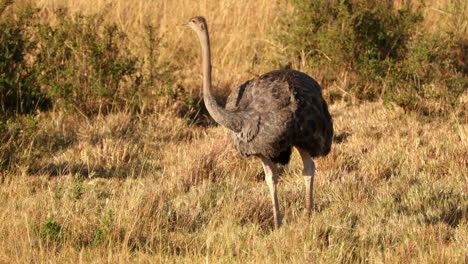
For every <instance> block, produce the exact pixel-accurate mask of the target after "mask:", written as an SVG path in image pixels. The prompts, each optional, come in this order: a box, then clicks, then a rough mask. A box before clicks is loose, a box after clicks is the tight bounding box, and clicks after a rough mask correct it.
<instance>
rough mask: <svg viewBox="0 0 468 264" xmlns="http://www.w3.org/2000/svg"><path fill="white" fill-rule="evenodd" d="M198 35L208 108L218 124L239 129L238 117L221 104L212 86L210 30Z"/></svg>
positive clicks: (204, 94) (204, 97)
mask: <svg viewBox="0 0 468 264" xmlns="http://www.w3.org/2000/svg"><path fill="white" fill-rule="evenodd" d="M198 36H199V39H200V44H201V47H202V56H203V100H204V102H205V106H206V109H207V110H208V113H210V115H211V117H212V118H213V119H214V120H215V121H216V122H217V123H218V124H220V125H222V126H224V127H226V128H228V129H230V130H234V131H237V130H238V128H239V124H238V122H237V120H238V118H236V116H235V115H234V114H233V113H230V112H228V111H226V110H225V109H224V108H222V107H221V106H219V105H218V103H217V102H216V99H215V97H214V95H213V88H212V86H211V49H210V37H209V34H208V30H205V31H204V32H201V33H199V34H198Z"/></svg>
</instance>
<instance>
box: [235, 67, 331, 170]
mask: <svg viewBox="0 0 468 264" xmlns="http://www.w3.org/2000/svg"><path fill="white" fill-rule="evenodd" d="M226 110H229V111H232V112H234V113H238V114H239V115H244V116H245V118H244V120H245V122H244V123H248V124H249V125H248V128H249V129H246V130H247V131H246V132H244V133H248V134H249V137H245V136H242V135H239V133H236V132H232V139H233V142H234V146H235V148H236V149H237V150H238V151H239V152H240V153H241V154H242V155H244V156H250V155H263V156H265V157H267V158H270V159H271V160H273V161H274V162H278V163H282V164H286V163H287V162H288V161H289V155H290V153H291V147H292V146H296V147H300V148H302V149H304V150H306V151H307V152H309V154H310V155H311V156H312V157H318V156H324V155H327V154H328V153H329V152H330V147H331V139H332V136H333V124H332V120H331V117H330V114H329V112H328V107H327V104H326V103H325V101H324V100H323V97H322V90H321V88H320V86H319V85H318V83H317V82H316V81H315V80H314V79H312V78H311V77H309V76H308V75H307V74H305V73H302V72H298V71H292V70H280V71H273V72H269V73H266V74H264V75H262V76H260V77H257V78H255V79H253V80H250V81H247V82H246V83H244V84H242V85H241V86H239V87H238V88H237V89H235V90H234V91H233V92H232V93H231V94H230V95H229V97H228V100H227V104H226ZM243 113H245V114H243ZM257 115H258V117H257V118H251V116H257ZM250 123H252V124H250ZM252 127H255V128H254V129H252ZM257 127H258V128H257ZM249 132H250V133H249Z"/></svg>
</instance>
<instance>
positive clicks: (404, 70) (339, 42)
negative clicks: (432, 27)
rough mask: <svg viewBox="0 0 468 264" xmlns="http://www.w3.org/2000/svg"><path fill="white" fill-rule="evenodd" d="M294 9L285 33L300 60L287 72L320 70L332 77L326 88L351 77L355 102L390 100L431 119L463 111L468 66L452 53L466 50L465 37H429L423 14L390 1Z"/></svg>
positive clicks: (297, 0) (298, 3)
mask: <svg viewBox="0 0 468 264" xmlns="http://www.w3.org/2000/svg"><path fill="white" fill-rule="evenodd" d="M293 5H294V12H293V13H292V14H291V15H290V16H288V17H287V18H285V19H284V20H283V33H281V34H280V35H279V40H280V41H281V42H282V43H283V44H285V45H286V47H287V49H286V54H285V55H287V57H288V58H292V59H290V60H289V61H286V62H283V67H284V65H290V64H295V65H304V64H306V65H310V67H314V68H315V67H317V68H318V69H320V71H322V72H325V74H324V75H328V76H326V77H324V80H323V82H325V85H327V84H329V83H332V82H334V81H336V78H337V77H336V76H338V75H337V74H336V73H338V72H343V71H344V72H347V73H349V74H348V76H350V77H351V78H350V84H349V85H347V87H344V89H346V90H347V91H346V92H348V93H351V94H353V95H354V96H355V97H357V98H359V99H364V100H375V99H379V98H382V99H384V100H387V101H392V102H396V103H397V104H399V105H401V106H403V107H404V108H405V109H408V110H416V111H417V112H419V113H422V114H425V115H434V114H437V115H445V114H446V113H448V112H450V110H451V109H453V107H456V106H457V98H458V97H459V96H460V94H461V93H462V90H463V83H466V77H464V76H466V72H465V73H463V71H466V66H463V65H465V63H463V60H456V59H453V56H450V55H449V54H451V53H454V52H455V53H456V52H457V50H458V52H460V51H461V53H464V52H465V49H466V48H464V47H466V37H463V34H450V33H449V34H446V35H442V34H440V35H435V34H429V33H428V32H425V31H424V30H423V29H422V27H421V22H422V21H423V20H424V18H423V16H422V15H421V13H420V12H419V11H418V10H417V9H415V8H413V7H412V6H410V5H406V6H405V7H404V8H402V9H397V8H395V7H394V6H393V1H390V0H387V1H381V2H379V1H370V0H332V1H326V0H317V1H305V0H294V1H293ZM284 32H287V33H284ZM456 36H458V37H456ZM312 65H313V66H312ZM330 76H335V77H330ZM434 101H437V102H434Z"/></svg>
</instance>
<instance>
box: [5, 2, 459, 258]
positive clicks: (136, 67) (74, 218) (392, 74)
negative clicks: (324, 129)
mask: <svg viewBox="0 0 468 264" xmlns="http://www.w3.org/2000/svg"><path fill="white" fill-rule="evenodd" d="M4 2H5V1H4ZM7 2H8V1H7ZM304 2H305V1H291V2H288V1H277V2H274V1H203V2H201V3H198V2H194V1H153V2H150V1H143V0H137V1H121V0H115V1H98V2H94V1H89V0H79V1H65V0H39V1H32V3H33V4H34V5H35V6H36V7H39V9H38V10H35V11H22V10H26V8H27V7H28V6H29V5H30V4H31V2H28V1H16V2H15V3H13V4H11V5H8V6H7V7H6V8H5V9H4V10H3V9H2V16H3V17H2V18H3V20H2V24H1V25H2V27H3V29H4V28H10V27H13V26H16V25H19V26H18V27H17V28H19V29H21V30H23V31H21V32H23V33H22V34H18V35H15V31H14V30H10V31H7V30H5V31H3V32H7V33H5V34H4V35H2V39H1V40H2V45H3V46H2V47H7V48H4V49H3V48H2V50H1V51H2V52H4V53H2V54H10V53H8V52H9V51H10V50H14V48H12V47H18V46H21V47H24V50H23V51H24V52H23V53H22V54H23V55H24V56H23V57H24V58H23V57H22V56H20V55H18V54H16V53H14V52H13V53H12V54H13V55H11V56H6V55H5V56H3V55H2V56H3V57H2V58H6V59H4V60H3V61H2V62H1V63H0V67H2V78H3V80H4V81H3V82H2V83H1V84H2V86H1V88H2V89H4V90H2V91H1V93H0V96H1V97H0V102H1V105H0V106H1V111H0V113H1V114H2V118H1V120H0V121H1V122H0V133H1V134H0V140H1V144H2V145H1V146H0V151H1V153H0V165H1V167H0V208H1V210H0V262H1V263H14V262H20V263H24V262H29V263H31V262H33V263H35V262H50V263H76V262H95V263H100V262H109V263H116V262H123V263H128V262H143V263H167V262H212V263H219V262H221V263H223V262H224V263H231V262H234V263H246V262H247V263H250V262H252V263H267V262H273V263H289V262H292V263H322V262H324V263H366V262H370V263H394V262H396V263H466V262H467V261H468V250H467V249H466V248H467V247H466V245H468V218H467V214H468V202H467V197H466V192H467V186H468V185H467V175H468V170H467V166H468V138H467V132H468V125H467V115H466V111H467V109H466V104H467V102H468V93H467V91H466V56H467V55H466V43H467V40H466V28H467V20H466V14H467V10H466V9H467V4H466V3H465V2H464V1H451V0H445V1H425V3H424V4H422V3H421V2H419V1H415V2H414V3H413V5H412V6H411V8H412V9H411V10H417V11H418V13H417V14H416V13H411V12H409V11H408V10H407V9H404V8H405V6H406V5H407V4H408V3H407V2H406V1H384V2H386V3H388V4H391V5H392V6H393V8H394V9H395V10H400V11H398V12H397V11H395V14H396V16H395V17H383V18H382V19H378V20H373V16H374V15H376V14H377V15H379V14H380V15H381V16H383V14H381V13H379V12H374V11H375V10H378V8H379V7H378V6H373V5H372V4H369V2H372V1H364V0H354V1H349V2H351V3H353V4H354V6H353V7H365V8H368V10H369V12H363V13H356V12H357V11H356V10H353V8H351V6H352V5H349V6H346V5H344V4H343V3H344V2H346V1H341V2H340V3H341V4H340V5H339V6H340V7H347V8H348V9H347V10H345V11H343V10H341V11H340V10H338V11H337V10H335V9H333V8H332V7H329V6H326V4H323V3H325V2H327V1H316V3H320V4H317V6H313V5H311V6H312V7H307V8H312V9H314V8H315V9H317V8H318V9H320V8H322V9H324V10H328V11H330V14H335V15H336V14H340V15H336V16H335V17H334V18H333V19H330V17H327V19H328V20H327V19H324V18H323V17H312V18H304V17H301V15H300V13H298V9H299V10H300V8H299V7H301V4H302V5H303V3H304ZM2 6H3V5H2ZM406 7H407V6H406ZM307 8H305V9H307ZM259 10H261V11H259ZM402 10H406V11H402ZM22 12H26V13H28V12H30V13H28V15H24V16H23V17H22V18H21V15H17V14H23V13H22ZM353 12H354V13H353ZM415 12H416V11H415ZM389 13H391V12H389ZM76 14H82V15H76ZM96 14H97V15H96ZM293 14H295V15H296V16H295V17H296V20H294V19H288V17H291V16H293ZM298 14H299V15H298ZM195 15H204V16H205V17H206V18H207V20H208V22H209V25H210V30H211V39H212V48H213V79H214V85H215V91H216V92H217V93H218V94H219V95H220V96H219V97H220V98H219V99H220V101H223V98H225V95H226V94H227V93H228V92H229V90H230V89H231V88H232V87H233V86H234V85H236V84H240V83H242V81H243V80H247V79H250V78H253V77H255V76H257V75H259V74H261V73H263V72H266V71H269V70H273V69H275V68H278V67H282V68H287V67H292V68H295V69H299V70H302V71H304V72H307V73H309V74H310V75H311V76H313V77H315V78H316V79H317V80H318V81H319V82H320V83H321V84H322V86H323V89H324V96H325V98H326V99H327V100H328V101H329V102H330V112H331V114H332V117H333V119H334V127H335V138H334V141H333V146H332V151H331V153H330V154H329V155H328V156H327V157H324V158H319V159H317V160H316V164H317V173H316V177H315V185H314V186H315V210H314V215H313V217H312V219H310V221H309V220H308V219H306V218H305V216H304V214H303V208H304V202H305V201H304V193H305V188H304V185H303V179H302V176H301V170H302V164H301V162H300V157H299V155H298V153H297V152H293V157H292V160H291V162H290V164H289V165H288V166H285V167H282V168H281V177H280V179H279V201H280V208H281V210H282V212H283V215H284V221H283V224H284V225H283V227H282V228H281V229H280V230H276V231H275V230H273V225H272V212H271V206H270V200H269V195H268V189H267V187H266V184H265V183H264V179H263V170H262V168H261V165H260V162H258V161H257V160H255V159H254V158H250V159H244V158H242V157H240V156H239V154H237V152H236V151H235V150H234V149H233V148H232V146H231V145H230V143H229V137H228V136H227V133H226V131H225V129H223V128H221V127H218V126H215V125H214V124H213V123H212V121H210V119H209V117H207V114H206V112H205V110H204V108H203V106H202V103H201V102H200V87H201V70H200V58H199V57H200V56H199V53H200V52H199V46H198V43H197V42H196V38H195V35H194V34H193V33H192V32H191V31H189V30H188V29H185V28H183V27H181V26H179V25H180V24H182V23H184V22H186V21H187V20H188V18H190V17H192V16H195ZM302 15H303V14H302ZM346 15H349V16H350V17H352V18H351V20H347V18H346ZM330 16H331V15H330ZM18 17H20V18H18ZM332 17H333V16H332ZM21 19H23V22H15V23H18V24H14V23H13V22H11V21H20V20H21ZM340 19H341V20H340ZM24 21H26V22H24ZM70 21H72V22H70ZM294 21H295V23H294ZM324 21H328V22H324ZM334 21H339V25H340V26H339V27H335V26H336V24H334V23H335V22H334ZM347 21H354V22H350V24H349V25H351V26H350V27H349V32H347V31H346V30H348V28H347V25H348V24H347V23H348V22H347ZM356 21H357V22H356ZM376 21H384V22H382V23H381V24H375V23H377V22H376ZM9 23H13V24H9ZM288 23H289V24H288ZM291 23H292V25H293V26H291ZM304 23H312V24H313V25H314V27H316V30H314V31H313V32H307V31H306V30H303V29H304V28H301V27H300V26H301V25H304ZM373 23H374V24H373ZM385 23H387V24H385ZM392 23H397V24H396V26H394V27H392V28H393V29H394V31H397V32H400V33H398V34H397V33H394V32H393V31H382V32H384V34H383V37H382V34H380V33H379V34H376V36H377V37H376V38H375V39H372V38H373V35H372V34H371V33H372V32H373V31H372V30H371V31H369V30H368V31H365V29H363V28H362V25H368V24H370V25H372V26H371V27H370V28H371V29H373V28H379V27H382V28H384V27H386V26H388V25H392ZM398 23H399V24H398ZM405 23H407V24H405ZM324 24H326V25H327V27H326V28H327V29H324V27H323V25H324ZM5 25H7V26H5ZM12 25H13V26H12ZM31 25H32V26H31ZM83 25H84V26H83ZM107 25H112V26H107ZM295 25H298V26H297V27H295ZM411 25H412V27H411ZM4 26H5V27H4ZM330 28H332V29H336V30H343V31H344V32H345V33H349V34H354V35H353V36H354V37H353V38H352V40H349V41H347V40H344V39H341V35H340V34H335V33H336V32H335V31H332V30H330ZM337 28H338V29H337ZM61 29H63V30H61ZM409 29H411V30H409ZM364 31H365V34H363V33H362V32H364ZM96 32H97V33H96ZM361 33H362V34H361ZM395 34H396V35H395ZM304 36H305V37H304ZM395 36H397V37H395ZM24 39H32V40H34V42H27V41H24ZM285 39H286V40H285ZM307 39H313V40H314V41H317V43H319V44H317V45H316V46H314V45H315V44H310V45H306V44H304V43H305V41H306V40H307ZM330 39H332V40H333V41H334V42H336V43H340V45H341V46H338V45H336V46H333V47H332V48H333V49H336V52H332V53H330V52H331V51H330V50H327V47H328V46H329V45H331V44H330ZM360 39H361V40H360ZM389 39H390V40H394V42H392V43H393V44H392V45H391V46H386V44H385V43H387V42H388V41H385V40H389ZM5 43H7V44H8V45H7V44H5ZM9 43H12V45H11V46H9ZM116 43H117V44H116ZM28 45H32V46H31V47H29V46H28ZM373 45H376V46H373ZM398 45H400V46H398ZM42 47H47V48H46V49H44V48H42ZM64 47H66V48H64ZM122 47H123V48H124V49H123V48H122ZM395 47H399V48H395ZM332 48H330V49H332ZM347 51H352V53H350V54H351V55H347V54H348V53H347ZM353 52H354V53H353ZM356 54H357V55H356ZM362 54H364V55H365V56H363V55H362ZM348 56H350V57H348ZM12 58H13V59H12ZM403 58H404V59H403ZM407 58H408V59H407ZM8 59H11V60H12V61H13V62H12V63H11V64H8ZM5 61H7V62H6V63H5ZM314 61H316V62H317V63H318V64H319V65H317V64H315V63H314ZM330 62H334V63H330ZM335 62H336V63H335ZM351 62H352V63H351ZM2 63H3V64H2ZM347 63H349V65H348V64H347ZM70 65H71V66H70ZM13 66H14V67H13ZM13 68H14V69H19V70H17V71H15V70H11V69H13ZM109 76H110V77H109ZM369 76H373V77H375V78H369ZM8 78H10V79H8ZM7 80H8V81H7ZM18 80H21V82H19V81H18ZM16 83H20V84H18V85H17V84H16ZM36 84H37V87H36V86H35V85H36ZM15 85H16V86H15ZM75 85H79V87H78V86H75ZM29 87H35V88H29ZM8 89H10V90H8ZM28 89H32V90H28ZM5 91H6V92H5ZM9 91H13V92H9ZM18 91H19V92H18ZM96 91H97V92H96ZM26 93H29V94H28V95H27V96H26V95H25V94H26ZM24 98H26V99H27V100H25V99H24ZM8 100H9V101H8ZM11 102H14V103H11Z"/></svg>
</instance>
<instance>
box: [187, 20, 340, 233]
mask: <svg viewBox="0 0 468 264" xmlns="http://www.w3.org/2000/svg"><path fill="white" fill-rule="evenodd" d="M184 26H188V27H190V28H191V29H192V30H193V31H195V33H196V34H197V36H198V39H199V41H200V44H201V49H202V56H203V100H204V102H205V105H206V108H207V110H208V112H209V114H210V115H211V117H212V118H213V119H214V120H215V121H216V122H217V123H218V124H220V125H222V126H223V127H225V128H227V129H228V130H229V131H230V133H231V137H232V141H233V144H234V147H235V148H236V149H237V150H238V151H239V152H240V153H241V155H242V156H244V157H248V156H256V157H258V158H259V159H260V160H261V162H262V166H263V170H264V172H265V181H266V183H267V185H268V189H269V191H270V196H271V201H272V204H273V217H274V224H275V228H276V229H278V228H279V227H280V226H281V213H280V209H279V205H278V197H277V192H276V184H277V182H278V180H277V179H278V178H277V176H278V173H277V170H276V166H275V164H276V163H280V164H283V165H285V164H287V163H288V162H289V159H290V155H291V149H292V147H295V148H296V149H297V150H298V151H299V153H300V155H301V158H302V161H303V163H304V169H303V171H302V175H303V176H304V179H305V185H306V199H305V200H306V215H307V217H308V218H310V215H311V211H312V207H313V181H314V173H315V164H314V161H313V160H312V158H313V157H318V156H325V155H327V154H328V153H329V152H330V148H331V142H332V136H333V123H332V119H331V116H330V114H329V112H328V106H327V104H326V102H325V100H324V99H323V97H322V90H321V88H320V86H319V84H318V83H317V82H316V81H315V80H314V79H312V78H311V77H309V76H308V75H307V74H305V73H302V72H299V71H293V70H278V71H272V72H269V73H266V74H264V75H262V76H260V77H257V78H254V79H252V80H249V81H247V82H245V83H244V84H242V85H240V86H239V87H237V88H236V89H235V90H234V91H232V93H231V94H230V95H229V97H228V99H227V103H226V107H225V108H223V107H221V106H220V105H219V104H218V103H217V102H216V99H215V97H214V95H213V89H212V86H211V51H210V38H209V34H208V26H207V23H206V20H205V18H203V17H193V18H191V19H190V20H189V22H187V23H185V24H184Z"/></svg>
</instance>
